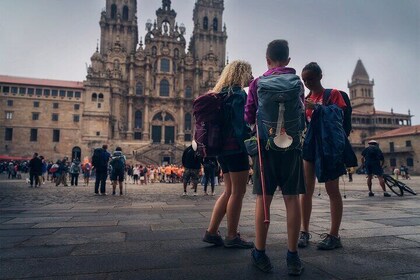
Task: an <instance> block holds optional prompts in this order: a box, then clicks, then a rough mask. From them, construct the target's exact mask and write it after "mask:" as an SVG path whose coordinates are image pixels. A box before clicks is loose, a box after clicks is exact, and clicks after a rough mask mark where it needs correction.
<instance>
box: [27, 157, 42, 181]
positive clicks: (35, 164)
mask: <svg viewBox="0 0 420 280" xmlns="http://www.w3.org/2000/svg"><path fill="white" fill-rule="evenodd" d="M41 175H42V160H41V159H40V158H39V157H38V153H34V155H33V157H32V159H31V160H30V161H29V184H30V187H31V188H32V187H34V183H35V187H37V186H40V185H41V182H40V180H39V178H40V176H41Z"/></svg>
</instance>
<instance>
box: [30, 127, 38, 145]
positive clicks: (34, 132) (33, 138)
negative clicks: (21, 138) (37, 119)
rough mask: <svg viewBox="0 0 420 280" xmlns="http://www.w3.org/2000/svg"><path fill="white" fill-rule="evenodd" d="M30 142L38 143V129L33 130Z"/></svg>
mask: <svg viewBox="0 0 420 280" xmlns="http://www.w3.org/2000/svg"><path fill="white" fill-rule="evenodd" d="M29 141H31V142H36V141H38V129H37V128H31V134H30V137H29Z"/></svg>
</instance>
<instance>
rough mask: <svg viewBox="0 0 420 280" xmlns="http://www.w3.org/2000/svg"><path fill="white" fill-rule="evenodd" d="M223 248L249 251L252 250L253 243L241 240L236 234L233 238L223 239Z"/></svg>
mask: <svg viewBox="0 0 420 280" xmlns="http://www.w3.org/2000/svg"><path fill="white" fill-rule="evenodd" d="M225 247H226V248H241V249H251V248H254V242H252V241H246V240H244V239H242V238H241V235H240V234H239V233H238V234H236V236H235V238H233V239H227V238H225Z"/></svg>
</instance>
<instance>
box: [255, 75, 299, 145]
mask: <svg viewBox="0 0 420 280" xmlns="http://www.w3.org/2000/svg"><path fill="white" fill-rule="evenodd" d="M257 95H258V110H257V126H258V134H259V137H260V139H261V140H263V141H264V143H266V149H272V150H276V151H286V150H291V149H295V148H297V147H299V146H300V145H301V139H302V131H303V129H304V128H305V116H304V105H303V84H302V82H301V80H300V78H299V76H297V75H295V74H281V75H270V76H262V77H260V78H259V79H258V83H257ZM278 130H280V131H278Z"/></svg>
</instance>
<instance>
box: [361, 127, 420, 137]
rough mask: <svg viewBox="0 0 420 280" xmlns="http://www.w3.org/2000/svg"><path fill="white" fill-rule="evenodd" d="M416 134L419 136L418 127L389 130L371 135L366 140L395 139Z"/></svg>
mask: <svg viewBox="0 0 420 280" xmlns="http://www.w3.org/2000/svg"><path fill="white" fill-rule="evenodd" d="M417 134H420V125H413V126H405V127H400V128H397V129H393V130H390V131H387V132H384V133H381V134H377V135H373V136H371V137H368V138H366V140H369V139H381V138H388V137H397V136H407V135H417Z"/></svg>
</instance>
